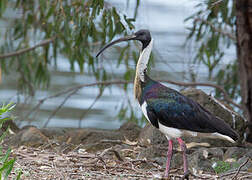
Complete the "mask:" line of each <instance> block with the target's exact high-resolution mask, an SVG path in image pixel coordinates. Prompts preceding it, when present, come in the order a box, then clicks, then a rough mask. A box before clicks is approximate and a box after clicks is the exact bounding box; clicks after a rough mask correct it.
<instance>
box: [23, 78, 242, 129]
mask: <svg viewBox="0 0 252 180" xmlns="http://www.w3.org/2000/svg"><path fill="white" fill-rule="evenodd" d="M160 81H161V82H168V83H170V84H175V85H178V86H208V87H213V88H216V89H219V90H220V91H221V92H222V93H223V95H224V100H226V101H227V102H229V103H230V104H233V105H234V106H236V107H238V108H240V109H242V106H241V105H239V104H237V103H235V102H233V101H232V99H231V98H230V97H229V96H228V94H227V92H226V91H225V90H224V89H223V88H222V87H221V86H218V85H216V84H210V83H185V82H176V81H171V80H160ZM128 83H133V81H120V80H114V81H101V82H95V83H90V84H81V85H78V86H75V87H72V88H69V89H67V90H65V91H61V92H59V93H56V94H54V95H51V96H48V97H45V98H43V99H40V100H39V102H38V104H37V105H36V106H35V107H34V108H32V109H31V111H30V112H28V113H27V114H26V116H25V119H29V118H28V117H29V116H30V115H31V114H32V113H33V112H36V110H38V109H39V108H40V106H41V105H42V104H43V103H44V102H45V101H46V100H48V99H53V98H56V97H59V96H61V95H65V94H68V93H70V94H69V95H68V96H67V97H66V98H65V99H64V101H63V102H62V103H61V104H60V106H59V107H58V108H57V109H55V110H54V112H53V113H52V115H51V116H50V117H49V118H48V120H47V122H46V123H45V126H46V125H47V124H48V122H49V121H50V119H51V117H53V115H55V113H56V112H57V111H58V110H59V109H60V108H61V107H62V106H63V105H64V103H65V102H66V101H67V99H68V98H69V97H70V96H72V95H73V94H75V93H76V92H77V91H78V90H79V89H81V88H83V87H91V86H99V85H103V86H109V85H120V84H128ZM98 98H99V95H98ZM95 102H96V100H95Z"/></svg>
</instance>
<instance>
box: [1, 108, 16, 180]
mask: <svg viewBox="0 0 252 180" xmlns="http://www.w3.org/2000/svg"><path fill="white" fill-rule="evenodd" d="M14 107H15V105H13V104H12V103H10V104H7V105H3V106H2V107H1V108H0V128H1V127H2V125H3V123H4V122H5V121H7V120H9V117H8V116H6V115H4V114H6V113H8V112H10V111H11V110H12V109H13V108H14ZM7 133H8V130H6V131H5V132H4V133H3V134H2V135H1V137H0V141H3V139H4V138H5V137H6V135H7ZM10 153H11V149H10V148H9V149H8V150H7V151H6V152H3V148H2V146H0V179H8V176H9V174H10V173H11V171H12V170H13V166H14V163H15V159H14V158H10V157H9V156H10ZM20 176H21V171H19V172H18V175H17V179H20Z"/></svg>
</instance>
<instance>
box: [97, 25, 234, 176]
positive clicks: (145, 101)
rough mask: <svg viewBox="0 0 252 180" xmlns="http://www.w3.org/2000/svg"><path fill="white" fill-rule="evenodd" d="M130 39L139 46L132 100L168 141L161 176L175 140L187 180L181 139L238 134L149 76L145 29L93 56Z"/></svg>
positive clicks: (149, 47) (150, 42)
mask: <svg viewBox="0 0 252 180" xmlns="http://www.w3.org/2000/svg"><path fill="white" fill-rule="evenodd" d="M130 40H137V41H140V42H141V44H142V49H141V51H140V55H139V59H138V61H137V65H136V74H135V80H134V96H135V99H136V100H137V101H138V103H139V105H140V107H141V110H142V112H143V114H144V116H145V118H146V119H147V120H148V121H149V122H150V123H151V124H152V125H153V126H154V127H156V128H157V129H159V130H160V131H161V132H162V133H163V134H164V135H165V136H166V138H167V140H168V151H167V161H166V169H165V175H164V177H165V178H168V177H169V171H170V165H171V159H172V155H173V141H175V140H177V141H178V143H179V145H180V148H181V151H182V153H183V162H184V163H183V166H184V175H183V177H182V178H183V179H188V178H189V175H190V171H189V170H188V160H187V155H186V150H187V147H186V144H185V142H184V141H183V140H182V138H183V137H185V136H192V137H208V138H215V139H224V140H227V141H230V142H232V143H235V141H237V140H238V138H239V135H238V134H237V132H235V131H234V130H233V129H232V128H231V127H230V125H229V124H227V123H226V122H225V121H224V120H222V119H220V118H219V117H217V116H215V115H214V114H212V113H210V112H209V111H208V110H207V109H205V108H204V107H202V106H201V105H200V104H198V103H197V102H195V101H194V100H192V99H190V98H189V97H186V96H184V95H182V94H181V93H180V92H178V91H176V90H174V89H171V88H169V87H167V86H165V85H163V84H162V83H160V82H158V81H155V80H153V79H151V78H150V77H149V75H148V74H147V65H148V62H149V58H150V54H151V51H152V47H153V41H154V40H153V38H152V37H151V34H150V31H149V30H147V29H141V30H139V31H137V32H136V33H133V34H132V35H129V36H126V37H122V38H119V39H117V40H114V41H112V42H110V43H108V44H107V45H105V46H104V47H103V48H102V49H101V50H100V51H99V52H98V53H97V55H96V58H98V56H99V55H100V54H101V53H102V52H103V51H104V50H105V49H107V48H108V47H110V46H112V45H114V44H117V43H120V42H123V41H130Z"/></svg>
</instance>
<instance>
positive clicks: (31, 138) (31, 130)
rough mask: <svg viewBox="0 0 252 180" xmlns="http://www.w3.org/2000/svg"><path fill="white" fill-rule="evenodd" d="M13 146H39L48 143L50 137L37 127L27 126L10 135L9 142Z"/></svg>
mask: <svg viewBox="0 0 252 180" xmlns="http://www.w3.org/2000/svg"><path fill="white" fill-rule="evenodd" d="M6 143H7V144H9V145H12V146H20V145H27V146H33V147H38V146H40V145H43V144H46V143H48V138H47V137H46V136H45V135H44V134H43V133H42V132H41V131H40V130H39V129H38V128H36V127H27V128H24V129H22V130H21V131H19V132H18V133H17V134H16V135H14V136H12V137H10V138H9V139H8V142H6Z"/></svg>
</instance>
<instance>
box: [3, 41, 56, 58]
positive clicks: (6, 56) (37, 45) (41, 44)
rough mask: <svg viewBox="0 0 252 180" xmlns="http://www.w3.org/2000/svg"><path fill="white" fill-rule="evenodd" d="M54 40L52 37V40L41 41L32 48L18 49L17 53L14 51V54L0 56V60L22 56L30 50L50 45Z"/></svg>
mask: <svg viewBox="0 0 252 180" xmlns="http://www.w3.org/2000/svg"><path fill="white" fill-rule="evenodd" d="M55 39H56V37H52V38H49V39H46V40H43V41H41V42H40V43H38V44H36V45H34V46H32V47H29V48H24V49H20V50H18V51H15V52H11V53H7V54H3V55H0V59H3V58H8V57H12V56H18V55H21V54H24V53H26V52H28V51H32V50H34V49H36V48H37V47H40V46H45V45H47V44H50V43H51V42H53V41H54V40H55Z"/></svg>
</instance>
